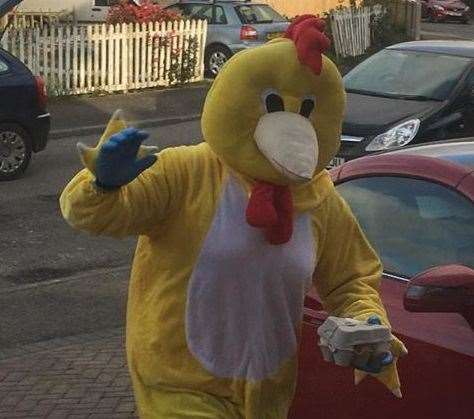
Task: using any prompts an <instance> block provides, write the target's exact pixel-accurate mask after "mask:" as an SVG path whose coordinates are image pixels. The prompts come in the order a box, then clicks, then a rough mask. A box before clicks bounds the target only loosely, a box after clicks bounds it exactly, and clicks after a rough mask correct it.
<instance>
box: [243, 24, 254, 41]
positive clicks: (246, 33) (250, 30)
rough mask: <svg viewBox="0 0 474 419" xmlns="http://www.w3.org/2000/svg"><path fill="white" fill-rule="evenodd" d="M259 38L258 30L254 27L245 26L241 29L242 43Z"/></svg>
mask: <svg viewBox="0 0 474 419" xmlns="http://www.w3.org/2000/svg"><path fill="white" fill-rule="evenodd" d="M257 37H258V33H257V30H256V29H255V28H254V27H253V26H250V25H244V26H242V27H241V28H240V39H241V40H242V41H250V40H255V39H257Z"/></svg>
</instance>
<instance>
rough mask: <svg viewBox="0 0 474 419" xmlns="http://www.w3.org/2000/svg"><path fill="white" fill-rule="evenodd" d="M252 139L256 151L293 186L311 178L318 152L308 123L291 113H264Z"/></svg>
mask: <svg viewBox="0 0 474 419" xmlns="http://www.w3.org/2000/svg"><path fill="white" fill-rule="evenodd" d="M254 138H255V142H256V143H257V147H258V149H259V150H260V151H261V152H262V154H263V155H264V156H265V157H266V158H267V159H268V161H269V162H270V163H271V164H272V166H273V167H274V168H275V169H276V170H277V171H278V172H280V173H281V174H283V175H284V176H285V177H287V178H288V179H290V180H292V181H294V182H307V181H309V180H311V179H312V178H313V175H314V171H315V170H316V166H317V165H318V157H319V148H318V137H317V135H316V131H315V130H314V128H313V125H311V122H310V121H309V119H307V118H305V117H303V116H301V115H299V114H296V113H293V112H270V113H267V114H265V115H264V116H262V117H261V118H260V120H259V122H258V125H257V128H256V130H255V134H254Z"/></svg>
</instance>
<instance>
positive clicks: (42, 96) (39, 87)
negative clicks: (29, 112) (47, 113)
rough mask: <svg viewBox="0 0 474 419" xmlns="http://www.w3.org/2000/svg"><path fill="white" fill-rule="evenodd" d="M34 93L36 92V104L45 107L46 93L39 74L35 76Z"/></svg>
mask: <svg viewBox="0 0 474 419" xmlns="http://www.w3.org/2000/svg"><path fill="white" fill-rule="evenodd" d="M35 81H36V93H37V94H38V105H39V107H40V108H41V109H46V104H47V102H48V93H47V92H46V84H45V83H44V79H43V77H41V76H35Z"/></svg>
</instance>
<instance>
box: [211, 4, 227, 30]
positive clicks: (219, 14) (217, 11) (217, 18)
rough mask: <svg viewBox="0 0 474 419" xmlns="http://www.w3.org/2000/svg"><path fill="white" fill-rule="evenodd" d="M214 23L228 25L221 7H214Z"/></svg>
mask: <svg viewBox="0 0 474 419" xmlns="http://www.w3.org/2000/svg"><path fill="white" fill-rule="evenodd" d="M212 23H214V24H216V25H226V24H227V18H226V16H225V13H224V9H223V8H222V7H221V6H214V19H213V20H212Z"/></svg>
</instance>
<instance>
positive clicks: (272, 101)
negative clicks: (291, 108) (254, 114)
mask: <svg viewBox="0 0 474 419" xmlns="http://www.w3.org/2000/svg"><path fill="white" fill-rule="evenodd" d="M264 103H265V109H266V110H267V112H268V113H270V112H283V111H284V110H285V105H284V104H283V99H282V98H281V96H280V95H279V94H278V93H276V92H268V93H267V94H266V95H265V96H264Z"/></svg>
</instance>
